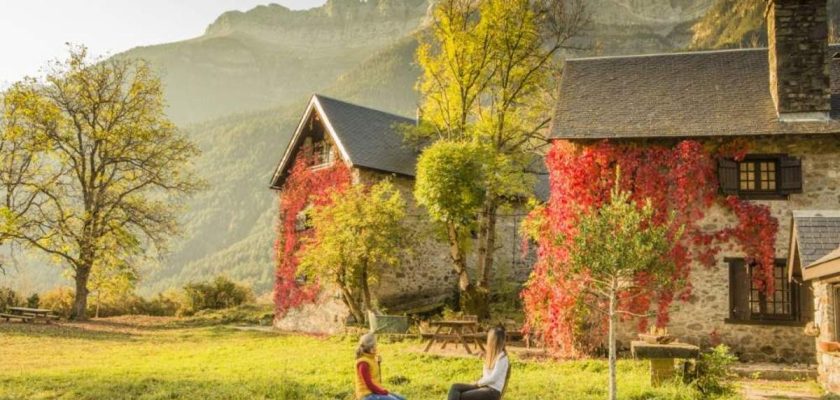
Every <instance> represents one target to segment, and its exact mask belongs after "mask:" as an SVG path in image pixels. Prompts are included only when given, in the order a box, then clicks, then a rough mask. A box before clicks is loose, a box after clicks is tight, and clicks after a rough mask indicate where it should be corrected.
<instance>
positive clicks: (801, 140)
mask: <svg viewBox="0 0 840 400" xmlns="http://www.w3.org/2000/svg"><path fill="white" fill-rule="evenodd" d="M767 18H768V24H767V25H768V37H769V47H768V48H759V49H738V50H723V51H702V52H684V53H672V54H655V55H641V56H622V57H598V58H582V59H570V60H568V61H567V62H566V66H565V69H564V74H563V77H562V81H561V83H560V92H559V99H558V103H557V107H556V115H555V118H554V120H553V122H552V123H553V125H552V132H551V137H552V138H553V140H567V141H572V142H574V143H578V144H581V145H584V146H585V145H587V144H593V143H597V142H600V141H603V140H609V141H612V142H617V143H633V144H638V145H642V146H644V145H646V144H675V143H677V142H678V141H680V140H684V139H692V140H697V141H700V142H701V143H704V144H720V143H725V142H727V141H732V140H733V139H737V140H743V141H746V142H747V143H749V149H750V150H749V154H748V155H746V157H745V158H744V159H743V160H741V161H736V160H721V161H720V162H719V165H718V173H719V181H720V185H721V187H720V192H721V195H737V196H739V197H741V198H742V199H749V201H753V202H757V203H759V204H763V205H766V206H767V207H769V209H770V211H771V213H772V215H773V216H774V217H775V218H776V219H777V220H778V221H779V231H778V234H777V236H776V241H775V248H776V256H777V264H776V266H775V269H774V270H775V272H774V276H775V281H776V282H775V283H776V285H775V292H774V293H773V295H772V296H771V295H769V294H767V295H765V294H764V293H762V292H761V291H760V290H757V289H758V288H757V287H755V285H754V284H753V283H752V279H751V274H752V273H753V267H752V266H750V265H746V264H745V262H744V258H745V254H741V253H739V251H736V250H724V251H722V252H721V254H719V255H718V259H717V262H716V266H715V267H713V268H705V267H701V266H697V267H696V268H693V269H692V271H693V272H692V278H691V279H692V282H691V283H692V285H693V288H694V290H693V295H692V296H691V298H690V299H689V301H687V302H675V304H674V305H673V309H672V310H671V323H670V325H669V327H668V328H669V331H670V333H672V334H673V335H674V336H676V337H677V338H679V339H681V340H683V341H687V342H690V343H696V344H699V345H705V344H708V343H709V342H710V341H711V339H710V334H711V333H712V332H716V333H717V334H718V335H720V338H721V340H722V341H723V342H725V343H727V344H728V345H730V347H732V348H733V349H734V351H735V352H736V353H737V355H739V356H740V357H741V359H743V360H751V361H782V362H807V363H813V362H814V359H815V352H816V348H815V343H814V339H813V338H812V337H809V336H806V335H805V334H804V333H803V328H804V327H805V326H806V324H807V323H808V322H811V321H812V320H813V319H814V311H813V310H814V304H815V303H814V296H813V294H812V287H811V286H812V285H811V284H809V283H808V282H807V281H806V280H807V279H808V277H807V274H806V275H805V276H803V273H802V269H801V268H793V264H792V263H791V262H789V261H791V256H790V255H789V246H790V243H791V225H792V224H793V221H794V220H795V219H796V218H795V216H796V215H798V214H795V213H794V212H795V211H796V212H799V211H803V212H807V211H805V210H838V209H840V61H838V58H840V47H838V46H829V45H828V43H827V31H828V30H827V23H826V2H825V0H773V1H771V2H770V3H769V4H768V8H767ZM734 218H735V217H734V216H733V215H731V213H729V212H728V211H726V210H724V209H723V208H722V207H718V206H715V207H714V208H713V209H711V210H709V212H708V213H707V214H706V216H705V219H704V220H703V221H702V222H701V225H702V226H713V227H720V226H724V225H725V224H729V223H732V222H734ZM833 235H834V236H833V237H834V239H835V243H836V242H837V241H840V240H837V239H838V238H837V234H836V233H834V234H833ZM835 247H836V246H835ZM804 261H805V262H815V259H813V258H808V259H807V260H804ZM805 265H808V264H805ZM815 268H816V267H815ZM805 271H806V272H807V271H808V268H806V269H805ZM804 279H805V280H804ZM825 290H826V289H825V288H824V287H818V285H814V287H813V291H815V292H816V293H817V297H818V298H817V304H816V306H817V308H818V309H820V307H821V304H823V306H824V305H825V304H828V303H825V301H823V302H822V303H821V302H820V299H819V298H820V296H822V294H821V293H823V292H824V291H825ZM823 325H824V323H823ZM630 334H631V332H630V331H629V330H628V332H627V335H626V336H625V338H624V340H625V341H626V340H627V339H629V338H630ZM832 335H833V333H832ZM831 340H837V338H836V337H834V336H831Z"/></svg>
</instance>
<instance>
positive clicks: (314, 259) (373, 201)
mask: <svg viewBox="0 0 840 400" xmlns="http://www.w3.org/2000/svg"><path fill="white" fill-rule="evenodd" d="M308 214H309V217H310V218H311V226H312V232H313V233H312V235H311V236H310V237H308V238H305V239H304V242H303V246H302V248H301V249H300V250H299V251H298V253H297V256H298V257H299V259H300V267H299V268H300V271H301V272H302V273H303V274H306V275H307V276H312V277H317V278H318V279H320V280H321V281H323V282H330V283H334V284H335V285H336V286H337V287H338V288H339V289H340V290H341V293H342V299H343V301H344V303H345V304H346V305H347V307H348V308H349V309H350V312H351V314H352V315H353V317H354V318H355V319H356V321H364V320H365V316H366V315H367V313H368V312H369V311H373V310H374V308H375V305H374V301H375V299H374V298H373V297H372V295H371V290H370V286H371V284H373V283H376V282H377V281H378V280H379V278H380V275H381V272H382V271H383V270H384V269H385V268H391V267H395V266H397V265H398V264H399V262H400V257H401V255H402V254H403V253H404V251H405V250H404V249H405V248H406V247H407V246H406V241H407V240H409V239H410V237H411V232H410V230H409V229H408V228H407V227H406V225H404V223H403V220H404V219H405V216H406V204H405V200H404V199H403V197H402V195H401V194H400V192H399V190H398V189H397V188H396V187H395V186H394V184H393V183H391V182H390V181H388V180H385V181H382V182H379V183H376V184H374V185H372V186H365V185H353V186H351V187H349V188H347V189H346V190H344V191H341V192H339V191H333V192H331V193H330V194H329V200H328V202H327V203H326V204H325V205H321V206H315V207H312V208H311V209H310V211H309V213H308Z"/></svg>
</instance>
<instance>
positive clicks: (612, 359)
mask: <svg viewBox="0 0 840 400" xmlns="http://www.w3.org/2000/svg"><path fill="white" fill-rule="evenodd" d="M609 294H610V311H609V317H610V334H609V342H610V343H609V346H610V361H609V364H610V400H616V394H617V388H616V379H615V378H616V371H615V370H616V344H615V340H616V338H615V325H616V323H617V318H616V302H617V300H618V299H617V298H616V297H617V283H616V281H615V279H613V281H612V285H611V287H610V292H609Z"/></svg>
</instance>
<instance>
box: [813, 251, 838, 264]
mask: <svg viewBox="0 0 840 400" xmlns="http://www.w3.org/2000/svg"><path fill="white" fill-rule="evenodd" d="M837 259H840V247H838V248H837V249H836V250H834V251H832V252H831V253H828V254H826V255H825V256H824V257H822V258H820V259H819V260H817V261H814V263H813V264H812V265H814V266H816V265H819V264H824V263H827V262H829V261H833V260H837Z"/></svg>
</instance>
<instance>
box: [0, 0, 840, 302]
mask: <svg viewBox="0 0 840 400" xmlns="http://www.w3.org/2000/svg"><path fill="white" fill-rule="evenodd" d="M727 1H728V2H732V4H734V3H735V0H592V1H588V2H587V3H586V4H587V5H588V7H589V12H590V14H591V23H590V25H589V26H588V27H587V28H586V30H585V32H584V33H583V35H582V37H580V38H577V39H576V40H575V44H576V45H577V46H579V47H580V50H579V51H576V52H570V53H567V54H566V55H567V56H568V55H574V56H585V55H610V54H632V53H653V52H667V51H675V50H680V49H685V48H688V47H689V45H691V44H692V43H694V45H695V46H696V47H701V46H702V47H720V46H717V43H718V39H708V40H707V39H703V40H700V39H698V38H699V37H700V36H701V35H700V32H706V30H704V29H705V28H704V27H708V26H710V23H711V22H712V21H721V22H720V26H718V27H716V29H711V30H708V32H711V33H709V34H706V35H705V37H706V38H712V37H714V38H719V37H722V36H724V35H723V34H722V33H718V32H722V31H725V30H726V29H723V28H728V27H729V25H731V23H734V22H733V21H736V20H738V21H740V20H741V19H745V20H750V19H749V18H751V17H749V16H751V15H753V14H754V10H753V9H752V8H750V6H749V4H747V3H748V2H756V3H762V1H760V0H741V1H740V2H739V4H741V3H743V4H742V6H743V9H744V10H747V11H745V12H744V13H741V14H737V13H736V14H726V13H724V14H719V16H717V17H712V16H710V15H712V14H711V13H713V12H717V13H720V12H722V11H721V10H726V9H727V8H726V4H724V3H725V2H727ZM831 1H832V3H834V2H838V1H840V0H831ZM713 2H714V4H712V3H713ZM727 4H728V3H727ZM428 6H429V0H368V1H367V2H360V1H358V0H329V1H328V2H327V4H326V5H325V6H323V7H319V8H316V9H313V10H308V11H290V10H288V9H286V8H284V7H281V6H278V5H271V6H261V7H257V8H255V9H253V10H251V11H248V12H229V13H225V14H223V15H222V16H220V17H219V18H218V19H217V20H216V21H215V22H213V23H212V24H211V25H210V26H209V27H208V28H207V31H206V33H205V34H204V35H202V36H201V37H198V38H195V39H191V40H187V41H182V42H177V43H170V44H162V45H156V46H147V47H142V48H137V49H133V50H130V51H127V52H125V53H123V54H121V55H119V57H142V58H145V59H148V60H149V61H150V62H151V63H152V64H153V66H155V67H156V68H157V69H158V70H159V71H160V73H161V74H162V76H163V79H164V83H165V85H166V96H167V99H168V102H169V104H170V108H169V113H170V115H171V116H172V118H174V120H175V121H176V122H177V123H179V125H181V126H182V127H183V129H185V130H186V131H187V132H189V134H190V136H191V137H192V138H194V139H195V140H196V141H197V143H198V144H199V145H200V147H201V149H202V150H203V151H204V154H203V155H202V157H201V159H200V161H199V162H198V169H199V170H200V171H201V174H202V175H203V176H204V177H205V179H207V181H208V182H209V183H210V188H209V189H208V190H207V191H205V192H203V193H201V194H199V195H198V196H196V197H195V198H193V199H192V200H191V201H190V202H189V203H188V204H187V205H186V212H185V213H184V215H183V221H184V236H183V239H181V240H180V241H179V242H177V243H175V244H174V245H173V248H172V253H171V254H170V255H169V257H167V258H166V259H164V260H162V262H161V265H160V266H154V267H151V266H150V267H148V268H145V271H144V276H143V283H142V285H141V287H142V291H143V292H145V293H154V292H157V291H160V290H163V289H167V288H170V287H173V286H178V285H181V284H183V283H185V282H188V281H195V280H203V279H206V278H207V277H209V276H213V275H216V274H219V273H225V274H227V275H229V276H230V277H232V278H234V279H237V280H243V281H246V282H249V283H251V284H253V285H254V287H255V289H256V290H257V291H258V292H260V291H266V290H270V288H271V286H272V283H273V265H274V263H273V261H272V248H273V240H274V233H273V225H274V218H275V215H276V205H275V201H276V197H275V196H276V194H275V193H274V192H272V191H271V190H269V189H268V180H269V177H270V175H271V173H272V172H273V169H274V167H275V165H276V163H277V161H278V160H279V158H280V156H281V155H282V153H283V151H284V149H285V146H286V144H287V142H288V140H289V138H290V136H291V134H292V133H293V132H292V130H293V129H294V126H295V125H296V124H297V122H298V118H299V117H300V113H301V112H302V111H303V108H304V106H305V104H306V101H307V100H308V98H309V96H310V95H311V94H312V93H316V92H318V93H323V94H326V95H332V96H335V97H338V98H342V99H346V100H348V101H351V102H356V103H361V104H364V105H367V106H371V107H375V108H380V109H383V110H387V111H391V112H395V113H398V114H402V115H407V116H412V115H414V110H415V108H416V104H417V95H416V93H415V92H414V83H415V81H416V79H417V77H418V76H419V73H420V71H419V69H418V67H417V66H416V65H415V63H414V50H415V48H416V46H417V40H416V36H415V35H416V32H418V30H420V29H422V25H423V22H424V20H425V15H426V12H427V10H428ZM710 7H712V8H710ZM762 7H763V6H762ZM709 10H711V11H709ZM716 10H717V11H716ZM707 11H708V12H707ZM761 13H763V9H762V11H761V12H759V14H761ZM716 15H718V14H716ZM748 17H749V18H748ZM700 18H702V19H700ZM698 19H700V20H699V21H700V22H699V23H698ZM722 21H728V22H727V23H724V22H722ZM695 24H697V25H695ZM747 25H749V24H747ZM693 26H695V27H696V28H697V32H698V34H697V36H694V32H693V31H692V27H693ZM693 37H694V41H693V42H692V39H693ZM708 43H712V44H708ZM23 264H27V263H26V262H24V263H23ZM33 264H34V265H32V266H29V265H25V267H27V268H28V269H29V270H30V271H32V273H30V274H26V275H27V276H26V277H24V278H25V279H24V278H20V275H17V276H18V278H15V276H13V275H10V276H7V277H6V278H5V279H6V280H7V281H10V280H11V281H14V280H15V279H18V281H23V280H26V281H27V282H29V283H28V285H30V286H33V287H35V288H39V287H40V288H43V287H44V286H47V285H50V286H51V285H53V284H54V283H55V281H53V280H51V279H45V278H44V277H45V276H50V277H55V278H56V280H60V279H61V277H60V272H59V269H58V268H54V267H49V266H47V264H46V263H45V262H41V261H39V262H35V263H33ZM0 279H4V278H2V277H0ZM14 283H15V282H12V284H14Z"/></svg>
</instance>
